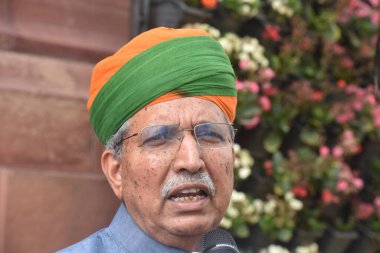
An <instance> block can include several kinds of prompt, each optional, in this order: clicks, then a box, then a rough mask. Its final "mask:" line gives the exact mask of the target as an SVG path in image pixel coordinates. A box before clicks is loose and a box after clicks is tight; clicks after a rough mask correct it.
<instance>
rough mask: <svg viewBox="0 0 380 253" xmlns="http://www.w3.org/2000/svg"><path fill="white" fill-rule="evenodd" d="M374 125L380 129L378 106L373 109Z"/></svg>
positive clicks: (379, 109)
mask: <svg viewBox="0 0 380 253" xmlns="http://www.w3.org/2000/svg"><path fill="white" fill-rule="evenodd" d="M372 118H373V124H374V125H375V126H376V127H380V106H376V107H374V108H373V109H372Z"/></svg>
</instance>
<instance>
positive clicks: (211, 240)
mask: <svg viewBox="0 0 380 253" xmlns="http://www.w3.org/2000/svg"><path fill="white" fill-rule="evenodd" d="M201 253H239V250H238V248H237V246H236V242H235V240H234V238H233V237H232V235H230V233H228V232H227V231H225V230H223V229H215V230H212V231H210V232H208V233H206V234H205V235H204V236H203V238H202V241H201Z"/></svg>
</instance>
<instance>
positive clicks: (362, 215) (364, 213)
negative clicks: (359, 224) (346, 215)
mask: <svg viewBox="0 0 380 253" xmlns="http://www.w3.org/2000/svg"><path fill="white" fill-rule="evenodd" d="M374 211H375V210H374V208H373V206H372V205H371V204H368V203H359V205H358V208H357V209H356V214H355V216H356V218H358V219H359V220H366V219H368V218H369V217H370V216H371V215H372V214H373V213H374Z"/></svg>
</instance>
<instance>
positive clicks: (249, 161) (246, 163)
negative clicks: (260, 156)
mask: <svg viewBox="0 0 380 253" xmlns="http://www.w3.org/2000/svg"><path fill="white" fill-rule="evenodd" d="M240 161H241V165H242V166H243V167H251V166H252V165H253V163H254V160H253V158H252V156H251V155H250V154H249V151H248V150H242V151H241V152H240Z"/></svg>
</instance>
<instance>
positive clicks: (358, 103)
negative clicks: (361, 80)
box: [352, 98, 364, 111]
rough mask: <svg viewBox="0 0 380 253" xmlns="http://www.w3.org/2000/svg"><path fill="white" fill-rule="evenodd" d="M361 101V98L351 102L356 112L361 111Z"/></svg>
mask: <svg viewBox="0 0 380 253" xmlns="http://www.w3.org/2000/svg"><path fill="white" fill-rule="evenodd" d="M363 102H364V101H363V100H361V98H359V99H355V100H354V101H353V102H352V107H353V108H354V109H355V110H356V111H361V110H362V109H363V106H364V105H363Z"/></svg>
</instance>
